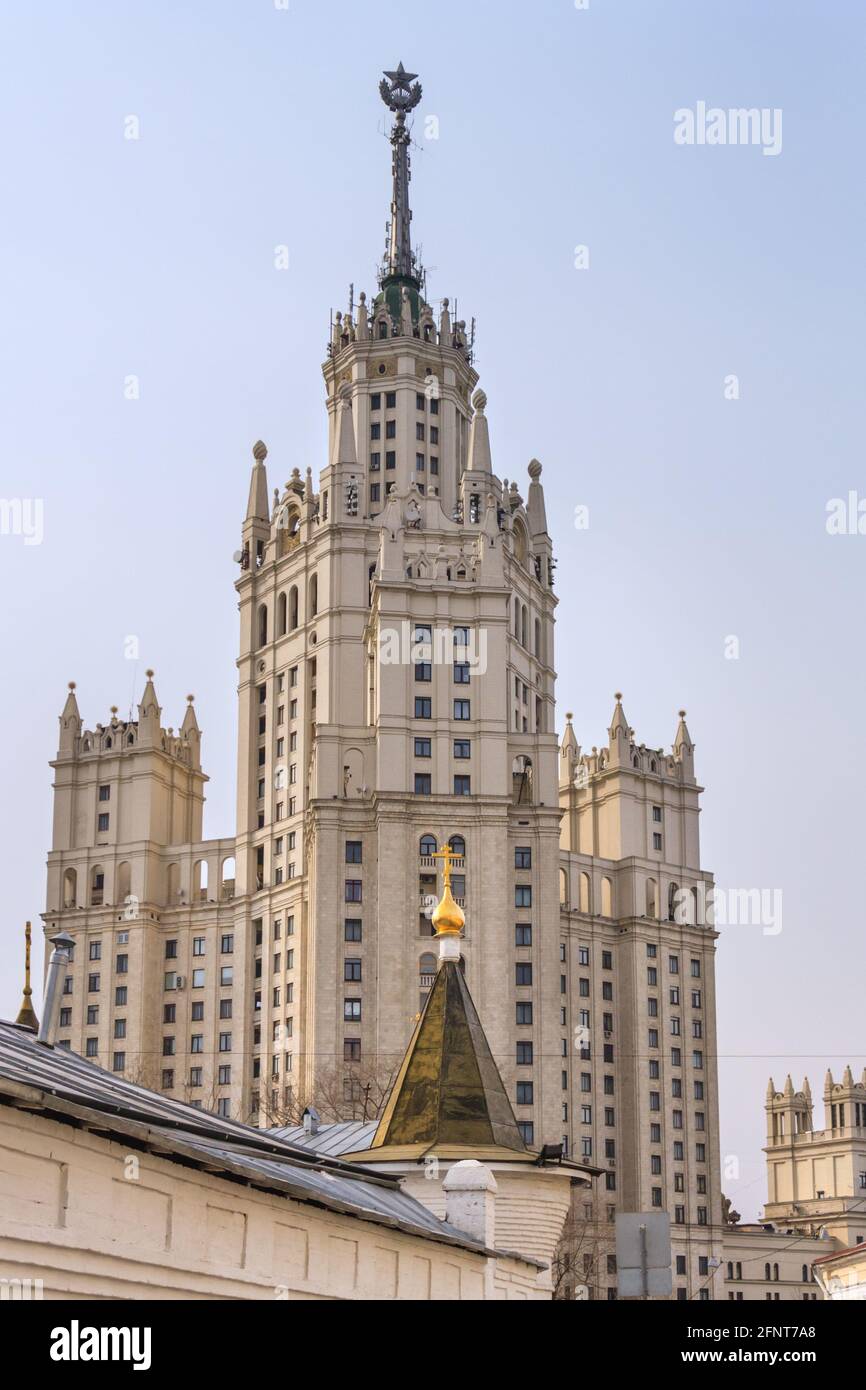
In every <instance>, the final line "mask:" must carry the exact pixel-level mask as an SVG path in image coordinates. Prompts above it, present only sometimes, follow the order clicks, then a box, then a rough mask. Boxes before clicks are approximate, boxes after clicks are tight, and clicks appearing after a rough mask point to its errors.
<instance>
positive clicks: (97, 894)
mask: <svg viewBox="0 0 866 1390" xmlns="http://www.w3.org/2000/svg"><path fill="white" fill-rule="evenodd" d="M104 901H105V870H104V869H103V867H102V865H101V864H96V865H94V867H93V868H92V869H91V871H90V906H91V907H101V906H102V904H103V902H104Z"/></svg>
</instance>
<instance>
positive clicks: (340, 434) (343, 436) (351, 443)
mask: <svg viewBox="0 0 866 1390" xmlns="http://www.w3.org/2000/svg"><path fill="white" fill-rule="evenodd" d="M338 396H339V400H338V402H337V421H336V425H337V428H336V430H335V432H334V457H333V460H332V462H333V464H334V466H335V467H336V466H337V465H339V464H345V465H346V467H347V468H357V467H358V454H357V451H356V449H355V426H354V424H353V421H352V388H351V386H350V385H349V383H348V382H347V381H344V382H343V384H342V386H341V387H340V389H339V392H338Z"/></svg>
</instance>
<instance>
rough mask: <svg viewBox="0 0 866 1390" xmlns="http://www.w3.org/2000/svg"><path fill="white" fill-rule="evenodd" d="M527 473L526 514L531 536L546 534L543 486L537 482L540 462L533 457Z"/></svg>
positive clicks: (539, 474) (539, 473)
mask: <svg viewBox="0 0 866 1390" xmlns="http://www.w3.org/2000/svg"><path fill="white" fill-rule="evenodd" d="M527 472H528V473H529V496H528V497H527V499H526V516H527V519H528V521H529V534H530V535H531V536H546V535H547V512H546V510H545V507H544V488H543V487H542V486H541V483H540V482H539V478H540V477H541V464H540V463H539V462H538V459H533V460H532V461H531V463H530V465H529V468H528V469H527Z"/></svg>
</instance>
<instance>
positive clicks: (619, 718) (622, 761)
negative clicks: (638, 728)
mask: <svg viewBox="0 0 866 1390" xmlns="http://www.w3.org/2000/svg"><path fill="white" fill-rule="evenodd" d="M614 699H615V700H616V704H615V705H614V709H613V719H612V720H611V723H610V728H609V729H608V733H609V735H610V740H609V747H610V757H609V759H608V766H609V767H626V766H627V764H628V761H629V757H628V750H629V744H630V742H631V732H630V730H629V727H628V720H627V719H626V717H625V714H624V713H623V708H622V694H621V692H620V691H619V690H618V691H617V692H616V695H615V696H614Z"/></svg>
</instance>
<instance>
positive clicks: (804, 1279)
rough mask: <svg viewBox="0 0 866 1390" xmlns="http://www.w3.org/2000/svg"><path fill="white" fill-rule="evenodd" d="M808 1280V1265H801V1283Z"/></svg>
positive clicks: (805, 1282)
mask: <svg viewBox="0 0 866 1390" xmlns="http://www.w3.org/2000/svg"><path fill="white" fill-rule="evenodd" d="M808 1282H809V1266H808V1265H803V1283H804V1284H808Z"/></svg>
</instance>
